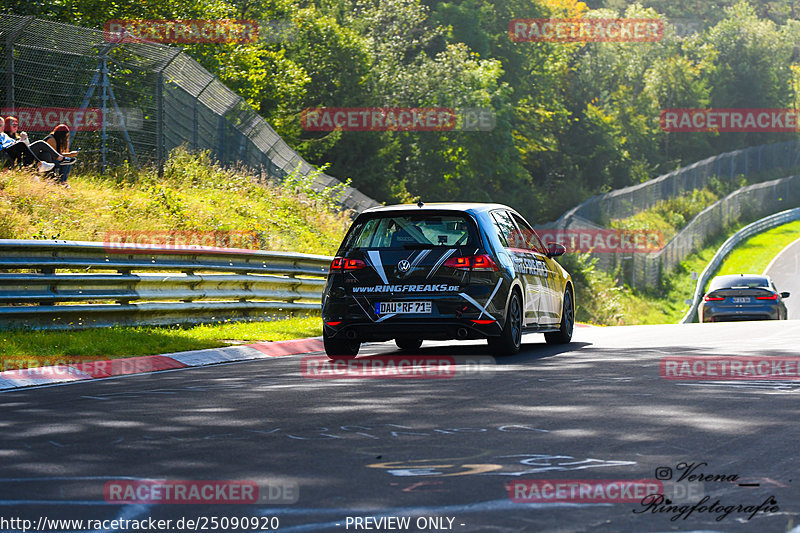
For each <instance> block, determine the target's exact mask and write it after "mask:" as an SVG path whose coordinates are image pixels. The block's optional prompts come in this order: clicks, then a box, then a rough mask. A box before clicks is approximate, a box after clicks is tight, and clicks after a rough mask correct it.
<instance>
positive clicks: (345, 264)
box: [328, 257, 367, 272]
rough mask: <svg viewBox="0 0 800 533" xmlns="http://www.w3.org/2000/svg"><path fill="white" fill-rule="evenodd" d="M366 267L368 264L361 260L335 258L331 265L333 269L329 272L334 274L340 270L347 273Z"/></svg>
mask: <svg viewBox="0 0 800 533" xmlns="http://www.w3.org/2000/svg"><path fill="white" fill-rule="evenodd" d="M365 266H367V264H366V263H365V262H364V261H362V260H361V259H345V258H344V257H334V258H333V262H332V263H331V268H330V270H328V271H329V272H333V271H334V270H338V271H340V272H342V271H344V272H347V271H351V270H360V269H362V268H364V267H365Z"/></svg>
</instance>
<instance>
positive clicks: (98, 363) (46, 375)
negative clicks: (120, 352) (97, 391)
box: [0, 356, 159, 380]
mask: <svg viewBox="0 0 800 533" xmlns="http://www.w3.org/2000/svg"><path fill="white" fill-rule="evenodd" d="M101 357H106V356H96V357H80V358H76V359H66V358H36V357H31V358H29V359H26V358H13V357H12V358H4V359H3V362H2V371H1V372H0V379H10V380H18V379H22V380H25V379H33V380H36V379H51V380H52V379H78V378H81V379H82V378H86V377H87V375H90V376H93V377H108V376H123V375H127V374H144V373H149V372H153V371H155V370H159V368H158V367H157V366H156V365H155V364H154V363H153V360H152V359H151V358H149V357H134V358H130V359H112V360H110V361H108V360H102V359H101Z"/></svg>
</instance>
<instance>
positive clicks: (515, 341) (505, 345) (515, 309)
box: [488, 291, 522, 355]
mask: <svg viewBox="0 0 800 533" xmlns="http://www.w3.org/2000/svg"><path fill="white" fill-rule="evenodd" d="M488 342H489V349H490V350H491V352H492V354H495V355H514V354H515V353H517V352H519V348H520V346H521V345H522V304H521V303H520V299H519V294H518V293H517V292H516V291H514V292H512V293H511V300H509V302H508V311H506V323H505V324H504V325H503V331H502V332H501V333H500V336H499V337H489V338H488Z"/></svg>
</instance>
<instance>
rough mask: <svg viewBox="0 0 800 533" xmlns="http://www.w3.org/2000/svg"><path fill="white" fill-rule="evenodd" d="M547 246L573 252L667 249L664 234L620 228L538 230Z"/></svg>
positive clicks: (623, 251)
mask: <svg viewBox="0 0 800 533" xmlns="http://www.w3.org/2000/svg"><path fill="white" fill-rule="evenodd" d="M536 233H537V234H538V235H539V238H541V240H542V242H543V243H545V245H547V244H548V243H551V242H557V243H558V244H563V245H564V246H565V247H566V248H567V252H574V253H586V252H592V253H601V254H617V253H651V252H657V251H659V250H661V249H662V248H663V247H664V234H663V233H661V232H660V231H655V230H620V229H537V230H536Z"/></svg>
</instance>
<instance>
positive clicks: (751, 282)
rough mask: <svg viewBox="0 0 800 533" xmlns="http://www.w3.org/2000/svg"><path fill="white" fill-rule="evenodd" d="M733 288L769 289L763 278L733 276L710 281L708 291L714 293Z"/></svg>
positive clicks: (767, 281)
mask: <svg viewBox="0 0 800 533" xmlns="http://www.w3.org/2000/svg"><path fill="white" fill-rule="evenodd" d="M735 287H746V288H748V289H753V288H756V287H763V288H768V287H769V280H767V278H765V277H763V276H734V277H721V278H714V279H713V280H711V284H710V285H709V286H708V290H709V292H710V291H716V290H718V289H732V288H735Z"/></svg>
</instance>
